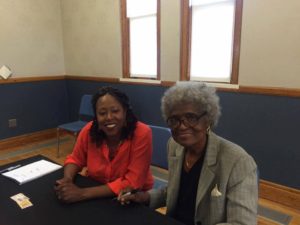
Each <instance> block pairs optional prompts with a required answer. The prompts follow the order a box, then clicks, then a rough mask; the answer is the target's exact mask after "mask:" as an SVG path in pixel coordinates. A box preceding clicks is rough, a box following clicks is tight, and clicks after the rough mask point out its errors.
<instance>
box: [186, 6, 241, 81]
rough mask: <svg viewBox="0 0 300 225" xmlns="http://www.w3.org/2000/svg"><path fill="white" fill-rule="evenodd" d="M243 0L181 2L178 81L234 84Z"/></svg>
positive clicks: (236, 77) (236, 72) (236, 76)
mask: <svg viewBox="0 0 300 225" xmlns="http://www.w3.org/2000/svg"><path fill="white" fill-rule="evenodd" d="M241 11H242V0H182V14H181V15H182V16H181V19H182V33H181V35H182V41H181V54H182V55H181V57H182V58H181V59H182V60H181V79H182V80H202V81H211V82H227V83H233V84H237V82H238V64H239V49H240V33H241Z"/></svg>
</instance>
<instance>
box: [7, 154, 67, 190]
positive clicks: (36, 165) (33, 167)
mask: <svg viewBox="0 0 300 225" xmlns="http://www.w3.org/2000/svg"><path fill="white" fill-rule="evenodd" d="M61 167H62V166H61V165H58V164H55V163H52V162H49V161H46V160H43V159H42V160H39V161H37V162H33V163H30V164H28V165H25V166H22V167H19V168H18V169H14V170H12V171H9V172H6V173H2V175H3V176H5V177H8V178H10V179H13V180H15V181H16V182H17V183H18V184H20V185H21V184H24V183H26V182H29V181H31V180H34V179H37V178H39V177H41V176H44V175H46V174H49V173H51V172H53V171H55V170H58V169H60V168H61Z"/></svg>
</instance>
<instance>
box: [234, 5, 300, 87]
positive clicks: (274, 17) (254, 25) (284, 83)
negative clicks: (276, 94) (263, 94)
mask: <svg viewBox="0 0 300 225" xmlns="http://www.w3.org/2000/svg"><path fill="white" fill-rule="evenodd" d="M242 24H243V27H242V45H241V58H240V75H239V83H240V84H242V85H249V86H271V87H291V88H300V1H299V0H288V1H282V0H251V1H246V0H244V10H243V23H242Z"/></svg>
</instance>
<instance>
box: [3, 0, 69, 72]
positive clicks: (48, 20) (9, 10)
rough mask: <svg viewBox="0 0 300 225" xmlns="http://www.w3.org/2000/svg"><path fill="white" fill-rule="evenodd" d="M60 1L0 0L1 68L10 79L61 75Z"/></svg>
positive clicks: (62, 66)
mask: <svg viewBox="0 0 300 225" xmlns="http://www.w3.org/2000/svg"><path fill="white" fill-rule="evenodd" d="M62 43H63V42H62V26H61V6H60V0H0V66H2V65H7V66H9V67H10V68H11V69H12V71H13V76H12V77H26V76H47V75H61V74H64V72H65V68H64V58H63V46H62Z"/></svg>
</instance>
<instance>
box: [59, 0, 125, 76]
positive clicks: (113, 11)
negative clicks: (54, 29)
mask: <svg viewBox="0 0 300 225" xmlns="http://www.w3.org/2000/svg"><path fill="white" fill-rule="evenodd" d="M62 12H63V14H62V15H63V29H64V47H65V49H64V52H65V65H66V74H71V75H86V76H103V77H121V74H122V56H121V54H122V53H121V25H120V5H119V0H62Z"/></svg>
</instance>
